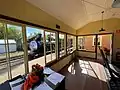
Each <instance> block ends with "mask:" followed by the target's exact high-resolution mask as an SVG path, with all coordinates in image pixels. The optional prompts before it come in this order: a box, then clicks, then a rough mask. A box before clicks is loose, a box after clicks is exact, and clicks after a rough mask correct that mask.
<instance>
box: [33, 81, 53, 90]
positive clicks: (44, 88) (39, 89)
mask: <svg viewBox="0 0 120 90" xmlns="http://www.w3.org/2000/svg"><path fill="white" fill-rule="evenodd" d="M34 90H53V89H52V88H51V87H50V86H48V85H47V84H46V83H45V82H43V83H41V84H40V85H39V86H38V87H37V88H35V89H34Z"/></svg>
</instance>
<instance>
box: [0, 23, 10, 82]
mask: <svg viewBox="0 0 120 90" xmlns="http://www.w3.org/2000/svg"><path fill="white" fill-rule="evenodd" d="M5 31H6V30H5V25H4V23H0V83H3V82H4V81H5V80H7V79H8V78H9V76H8V73H9V72H8V71H9V70H8V57H7V53H8V52H7V49H6V41H5V39H6V37H5Z"/></svg>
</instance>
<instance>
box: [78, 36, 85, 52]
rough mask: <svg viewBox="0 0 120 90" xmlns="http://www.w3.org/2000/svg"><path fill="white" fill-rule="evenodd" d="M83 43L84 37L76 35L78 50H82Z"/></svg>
mask: <svg viewBox="0 0 120 90" xmlns="http://www.w3.org/2000/svg"><path fill="white" fill-rule="evenodd" d="M84 43H85V38H84V37H82V36H81V37H78V49H79V50H84V49H85V48H84Z"/></svg>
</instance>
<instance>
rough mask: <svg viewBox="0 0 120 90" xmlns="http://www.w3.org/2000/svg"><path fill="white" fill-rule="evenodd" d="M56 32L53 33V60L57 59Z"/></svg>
mask: <svg viewBox="0 0 120 90" xmlns="http://www.w3.org/2000/svg"><path fill="white" fill-rule="evenodd" d="M55 36H56V33H53V32H52V33H51V46H52V60H55V59H56V37H55Z"/></svg>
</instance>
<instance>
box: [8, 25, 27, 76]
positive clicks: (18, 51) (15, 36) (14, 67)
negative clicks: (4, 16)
mask: <svg viewBox="0 0 120 90" xmlns="http://www.w3.org/2000/svg"><path fill="white" fill-rule="evenodd" d="M7 32H8V34H7V37H8V45H9V46H8V48H9V55H10V59H9V60H10V65H11V72H12V77H15V76H17V75H19V74H24V73H25V67H24V50H23V37H22V27H20V26H16V25H10V24H7Z"/></svg>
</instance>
